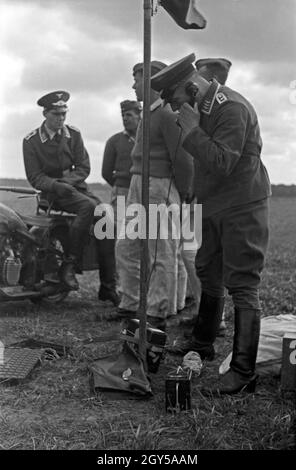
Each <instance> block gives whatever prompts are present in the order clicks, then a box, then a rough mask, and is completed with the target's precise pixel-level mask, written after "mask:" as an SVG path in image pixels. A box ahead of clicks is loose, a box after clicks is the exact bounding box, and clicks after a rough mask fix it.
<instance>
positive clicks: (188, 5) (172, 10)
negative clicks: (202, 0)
mask: <svg viewBox="0 0 296 470" xmlns="http://www.w3.org/2000/svg"><path fill="white" fill-rule="evenodd" d="M197 3H198V0H159V4H160V5H161V6H162V7H163V8H164V9H165V10H166V11H167V12H168V14H169V15H171V17H172V18H173V19H174V20H175V21H176V23H177V24H178V25H179V26H181V28H183V29H203V28H205V27H206V24H207V21H206V19H205V18H204V17H203V16H202V14H201V13H200V12H199V10H198V9H197Z"/></svg>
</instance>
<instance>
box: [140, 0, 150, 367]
mask: <svg viewBox="0 0 296 470" xmlns="http://www.w3.org/2000/svg"><path fill="white" fill-rule="evenodd" d="M151 15H152V0H144V71H143V76H144V100H143V149H142V155H143V161H142V207H143V208H144V212H145V222H146V231H145V239H144V240H141V248H142V249H141V264H140V305H139V315H140V328H139V352H140V356H141V359H142V361H143V364H144V368H145V370H146V371H147V362H146V321H147V316H146V311H147V293H148V292H147V288H148V285H147V283H148V274H149V247H148V236H149V150H150V149H149V141H150V74H151V72H150V61H151Z"/></svg>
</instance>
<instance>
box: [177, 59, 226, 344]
mask: <svg viewBox="0 0 296 470" xmlns="http://www.w3.org/2000/svg"><path fill="white" fill-rule="evenodd" d="M231 65H232V63H231V62H230V60H228V59H224V58H206V59H199V60H197V61H196V62H195V67H196V68H197V70H198V72H199V74H200V76H201V77H203V78H205V79H206V80H208V81H211V80H213V78H215V79H216V80H217V82H219V83H220V84H221V85H225V83H226V80H227V78H228V73H229V70H230V67H231ZM196 248H197V247H196ZM195 255H196V251H195V252H194V251H193V250H192V251H191V250H184V251H183V253H182V256H183V259H184V263H185V266H186V269H187V271H188V279H189V280H190V289H189V290H188V293H189V298H190V297H191V296H193V298H194V300H196V303H197V304H199V301H200V282H199V279H198V278H197V276H196V271H195ZM192 286H195V287H194V288H195V292H193V289H192ZM186 300H187V299H186ZM221 302H222V301H221ZM194 322H195V317H193V318H190V319H188V318H186V317H185V318H184V319H183V320H182V319H181V320H180V322H179V323H180V325H182V324H184V325H185V326H187V327H188V326H193V324H194ZM225 332H226V323H225V310H223V314H222V319H221V322H220V326H219V333H218V336H225Z"/></svg>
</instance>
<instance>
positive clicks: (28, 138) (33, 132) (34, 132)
mask: <svg viewBox="0 0 296 470" xmlns="http://www.w3.org/2000/svg"><path fill="white" fill-rule="evenodd" d="M35 134H37V129H35V130H34V131H31V132H30V133H29V134H28V135H26V137H25V140H30V139H31V137H33V135H35Z"/></svg>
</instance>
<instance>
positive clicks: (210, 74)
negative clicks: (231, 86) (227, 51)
mask: <svg viewBox="0 0 296 470" xmlns="http://www.w3.org/2000/svg"><path fill="white" fill-rule="evenodd" d="M231 65H232V63H231V62H230V60H228V59H222V58H217V59H215V58H208V59H199V60H197V61H196V62H195V67H196V69H197V70H198V72H199V74H200V75H201V76H202V77H204V78H205V79H206V80H208V81H210V80H212V79H213V78H215V79H216V80H217V81H218V82H219V83H220V84H221V85H225V83H226V80H227V78H228V73H229V70H230V67H231Z"/></svg>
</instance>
